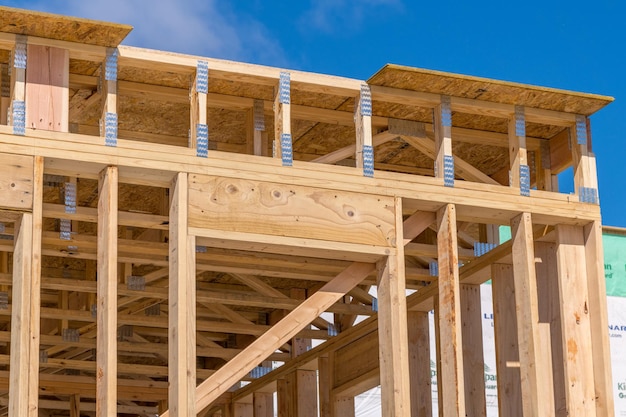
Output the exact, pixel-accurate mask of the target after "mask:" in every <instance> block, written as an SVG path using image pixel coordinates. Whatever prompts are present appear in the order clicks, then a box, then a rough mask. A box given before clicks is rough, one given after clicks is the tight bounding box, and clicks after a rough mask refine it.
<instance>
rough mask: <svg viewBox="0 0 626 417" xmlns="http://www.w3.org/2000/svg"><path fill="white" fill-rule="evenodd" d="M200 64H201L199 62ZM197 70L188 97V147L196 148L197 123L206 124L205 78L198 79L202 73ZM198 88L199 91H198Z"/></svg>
mask: <svg viewBox="0 0 626 417" xmlns="http://www.w3.org/2000/svg"><path fill="white" fill-rule="evenodd" d="M199 65H202V64H199ZM198 72H199V70H196V76H195V78H194V81H193V85H192V86H191V92H190V94H189V97H190V123H189V129H190V140H189V147H190V148H193V149H196V148H197V147H198V125H204V126H206V125H207V93H206V91H205V90H204V86H203V83H204V81H205V80H200V84H201V85H200V87H199V83H198V81H199V78H202V77H203V75H202V74H200V75H199V74H198ZM199 90H200V91H199Z"/></svg>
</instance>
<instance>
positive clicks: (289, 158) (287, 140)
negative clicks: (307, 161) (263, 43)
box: [274, 71, 293, 166]
mask: <svg viewBox="0 0 626 417" xmlns="http://www.w3.org/2000/svg"><path fill="white" fill-rule="evenodd" d="M292 149H293V144H292V139H291V76H290V74H289V73H288V72H284V71H283V72H281V73H280V80H279V81H278V89H277V92H276V98H275V99H274V158H279V159H281V160H282V162H283V165H285V166H291V165H292V164H293V151H292Z"/></svg>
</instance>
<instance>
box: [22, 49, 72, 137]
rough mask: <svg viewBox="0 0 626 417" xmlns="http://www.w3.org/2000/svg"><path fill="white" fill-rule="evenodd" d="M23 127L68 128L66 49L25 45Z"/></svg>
mask: <svg viewBox="0 0 626 417" xmlns="http://www.w3.org/2000/svg"><path fill="white" fill-rule="evenodd" d="M27 56H28V60H27V62H28V71H27V72H26V127H28V128H32V129H39V130H52V131H55V132H67V131H68V129H69V84H70V54H69V51H68V50H67V49H60V48H54V47H51V46H42V45H28V53H27Z"/></svg>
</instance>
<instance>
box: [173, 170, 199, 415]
mask: <svg viewBox="0 0 626 417" xmlns="http://www.w3.org/2000/svg"><path fill="white" fill-rule="evenodd" d="M170 190H171V191H170V193H171V196H172V201H171V205H170V239H169V245H170V249H169V260H170V276H169V279H170V283H169V332H168V342H169V350H168V352H169V360H168V364H169V382H170V389H169V396H168V402H169V406H170V412H171V415H172V417H188V416H191V415H195V408H194V406H195V393H196V390H195V388H196V343H192V341H194V340H195V335H196V312H195V310H196V309H195V306H196V273H195V265H196V260H195V254H196V245H195V237H193V236H189V235H188V233H187V212H188V205H189V197H188V184H187V174H186V173H179V174H178V175H177V176H176V178H175V180H174V182H173V183H172V187H171V189H170Z"/></svg>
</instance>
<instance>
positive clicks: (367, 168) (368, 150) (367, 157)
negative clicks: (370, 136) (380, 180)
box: [363, 145, 374, 177]
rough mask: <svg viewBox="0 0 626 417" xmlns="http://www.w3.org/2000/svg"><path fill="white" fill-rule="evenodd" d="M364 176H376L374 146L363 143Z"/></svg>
mask: <svg viewBox="0 0 626 417" xmlns="http://www.w3.org/2000/svg"><path fill="white" fill-rule="evenodd" d="M363 176H365V177H373V176H374V147H372V146H370V145H363Z"/></svg>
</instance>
